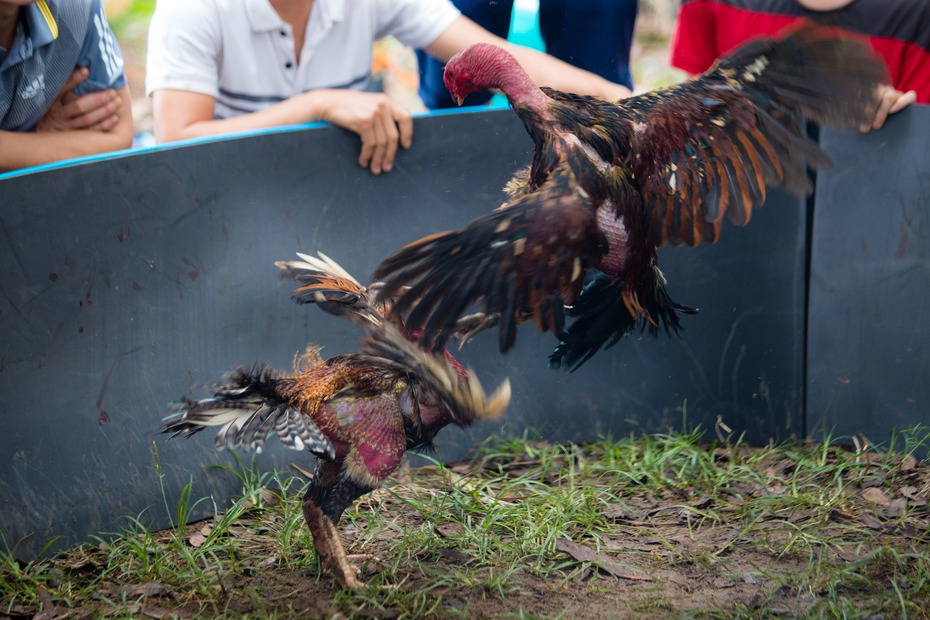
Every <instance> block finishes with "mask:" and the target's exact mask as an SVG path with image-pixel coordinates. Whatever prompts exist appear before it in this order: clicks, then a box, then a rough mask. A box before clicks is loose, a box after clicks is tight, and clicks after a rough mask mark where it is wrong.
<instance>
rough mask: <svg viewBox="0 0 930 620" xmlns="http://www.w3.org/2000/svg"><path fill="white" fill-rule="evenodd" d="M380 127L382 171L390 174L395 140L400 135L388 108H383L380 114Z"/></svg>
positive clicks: (395, 149) (395, 146) (394, 152)
mask: <svg viewBox="0 0 930 620" xmlns="http://www.w3.org/2000/svg"><path fill="white" fill-rule="evenodd" d="M381 126H382V127H383V128H384V134H385V143H384V164H383V165H382V169H383V170H384V171H385V172H390V171H391V170H392V169H393V168H394V160H395V159H396V158H397V140H398V139H399V137H400V134H399V133H398V132H397V124H396V123H395V122H394V113H393V111H392V110H391V107H390V106H384V109H383V112H382V114H381Z"/></svg>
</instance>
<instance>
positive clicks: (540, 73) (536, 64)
mask: <svg viewBox="0 0 930 620" xmlns="http://www.w3.org/2000/svg"><path fill="white" fill-rule="evenodd" d="M473 43H490V44H492V45H497V46H499V47H503V48H505V49H506V50H507V51H508V52H510V53H511V54H512V55H513V57H514V58H516V59H517V62H519V63H520V65H521V66H522V67H523V69H524V70H525V71H526V72H527V73H528V74H529V76H530V78H532V80H533V81H534V82H536V84H538V85H539V86H549V87H552V88H555V89H557V90H564V91H566V92H572V93H578V94H580V95H591V96H594V97H600V98H601V99H607V100H616V99H621V98H623V97H626V96H628V95H629V94H630V91H629V89H628V88H626V87H625V86H622V85H621V84H615V83H613V82H610V81H608V80H605V79H604V78H602V77H601V76H599V75H597V74H595V73H591V72H589V71H585V70H583V69H579V68H578V67H574V66H572V65H570V64H568V63H566V62H563V61H561V60H559V59H558V58H555V57H554V56H549V55H547V54H543V53H542V52H538V51H536V50H534V49H530V48H528V47H523V46H521V45H514V44H512V43H509V42H507V41H506V40H504V39H502V38H500V37H498V36H495V35H494V34H492V33H490V32H488V31H487V30H485V29H484V28H482V27H481V26H479V25H478V24H476V23H475V22H473V21H471V20H470V19H468V18H467V17H464V16H460V17H459V18H458V19H457V20H455V22H453V23H452V25H451V26H449V28H447V29H446V31H445V32H443V33H442V34H441V35H439V37H437V39H436V40H435V41H433V42H432V43H431V44H430V45H428V46H427V47H426V52H427V53H428V54H430V55H431V56H433V57H434V58H437V59H439V60H441V61H442V62H448V61H449V59H450V58H452V56H453V55H455V54H456V53H458V52H460V51H461V50H463V49H465V48H466V47H468V46H469V45H471V44H473Z"/></svg>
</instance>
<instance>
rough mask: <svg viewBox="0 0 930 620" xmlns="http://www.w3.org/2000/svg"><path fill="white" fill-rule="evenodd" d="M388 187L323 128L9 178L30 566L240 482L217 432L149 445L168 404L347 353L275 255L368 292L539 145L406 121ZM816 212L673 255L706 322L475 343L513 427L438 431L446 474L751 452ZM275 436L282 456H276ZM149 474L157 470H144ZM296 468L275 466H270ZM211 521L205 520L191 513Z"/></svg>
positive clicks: (678, 286)
mask: <svg viewBox="0 0 930 620" xmlns="http://www.w3.org/2000/svg"><path fill="white" fill-rule="evenodd" d="M415 127H416V128H415V144H414V147H413V148H412V149H411V150H409V151H406V152H403V153H402V154H401V156H400V158H399V160H398V163H397V166H396V168H395V170H394V171H393V172H391V173H390V174H387V175H383V176H381V177H373V176H371V175H370V174H368V173H367V172H366V171H364V170H361V169H359V168H358V166H357V165H356V164H355V159H356V157H357V148H358V147H357V141H356V139H355V138H354V137H353V136H351V135H349V134H347V133H346V132H343V131H341V130H339V129H335V128H331V127H323V128H311V129H307V130H301V131H295V132H285V133H268V134H260V135H255V136H250V137H244V138H237V139H232V140H225V141H218V142H206V143H199V144H195V145H189V146H183V147H176V148H165V149H157V150H155V151H150V152H143V153H137V154H132V155H129V156H120V157H116V158H112V159H103V160H100V161H95V162H92V163H86V164H80V165H75V166H70V167H65V168H58V169H51V170H46V171H43V172H38V173H34V174H28V175H23V176H19V177H13V178H7V179H5V180H0V202H2V208H0V229H2V233H3V234H2V235H0V261H2V265H3V272H4V273H3V278H2V280H0V288H2V293H3V294H2V295H0V332H2V337H0V342H2V343H3V344H2V351H0V393H2V395H3V398H2V401H0V419H2V420H3V433H2V434H0V505H3V506H5V507H9V508H5V509H4V510H3V511H0V532H2V534H3V537H4V540H5V541H6V544H7V545H8V546H10V547H14V546H15V548H16V553H17V555H18V556H21V557H26V558H28V557H30V556H31V555H34V554H35V553H37V552H38V551H39V550H40V549H42V547H43V546H44V545H45V543H46V542H48V541H49V540H51V539H52V538H54V537H59V538H58V539H57V541H56V542H55V544H54V545H53V546H52V548H58V547H61V546H63V545H65V544H69V543H73V542H76V541H80V540H83V539H85V538H86V537H87V536H88V535H90V534H93V533H95V532H110V531H114V530H116V529H117V528H118V527H119V525H120V524H119V521H118V518H119V517H120V516H123V515H130V516H136V515H139V514H140V513H143V511H145V512H144V515H143V519H144V520H148V521H150V522H151V523H152V524H153V525H154V526H155V527H160V526H165V525H167V524H168V523H169V510H168V509H166V504H167V506H168V507H172V508H173V507H174V506H175V505H176V503H177V498H178V497H179V494H180V490H181V488H182V487H183V485H184V484H186V483H187V482H188V481H189V480H193V484H194V488H193V494H194V496H195V497H203V496H212V497H214V498H215V500H216V502H217V503H218V505H220V506H222V504H223V501H224V498H226V497H227V496H229V495H230V494H234V493H235V492H236V491H237V490H238V488H239V487H238V484H237V482H236V479H235V477H234V476H233V475H231V474H230V473H229V472H227V471H224V470H222V469H219V468H216V467H211V466H212V465H214V464H225V465H229V466H232V467H235V466H236V464H235V460H234V459H233V458H232V457H231V456H230V455H228V454H217V453H216V452H215V451H214V450H213V440H212V437H210V436H208V434H207V433H201V434H200V435H199V436H197V437H195V438H192V439H190V440H174V441H167V440H166V438H165V436H163V435H159V434H158V430H159V429H160V425H161V419H162V417H163V416H164V415H165V413H166V410H167V408H168V406H169V403H170V402H171V401H172V400H174V399H177V398H179V397H181V396H182V395H185V394H187V395H203V394H204V392H203V391H200V390H198V388H197V386H199V385H203V384H206V383H208V382H210V381H213V380H215V379H217V378H218V377H220V376H221V375H222V373H223V372H225V371H227V370H229V369H231V368H233V367H235V366H237V365H240V364H244V365H248V364H251V363H253V362H255V361H260V360H261V361H270V362H272V363H274V364H275V365H276V366H278V367H280V368H287V367H289V365H290V363H291V359H292V356H293V354H294V353H295V352H297V351H298V350H301V349H302V348H303V347H304V345H305V344H306V343H307V342H310V341H313V342H319V343H321V344H324V345H326V349H325V350H324V354H327V355H328V354H333V353H338V352H342V351H346V350H349V349H351V348H354V347H355V346H356V345H357V343H358V340H359V335H358V334H357V333H356V332H355V331H354V330H353V328H352V327H351V326H350V325H347V324H343V323H341V322H340V321H339V320H338V319H337V318H335V317H331V316H329V315H325V314H323V313H320V312H319V311H317V310H315V309H314V308H307V307H298V306H296V305H295V304H293V303H292V302H291V301H290V299H289V294H290V290H291V288H292V287H291V285H290V283H288V282H286V281H281V280H280V279H279V278H278V276H277V273H276V271H277V270H276V268H275V267H274V265H273V262H274V261H275V260H276V259H280V258H287V257H290V256H291V255H292V253H293V252H294V251H297V250H301V251H308V252H312V251H315V250H323V251H324V252H326V253H327V254H329V255H330V256H332V257H333V258H335V259H336V260H338V261H340V262H341V263H342V264H343V265H344V266H345V267H346V268H348V269H349V270H350V271H352V272H353V273H355V274H357V275H358V276H359V278H360V279H367V277H368V275H369V274H370V273H371V271H372V269H373V268H374V266H375V265H376V264H377V262H378V261H379V260H380V259H381V258H383V257H384V256H385V255H386V254H387V253H389V252H390V251H391V250H393V249H396V248H397V247H399V246H400V245H401V244H403V243H406V242H408V241H411V240H413V239H415V238H418V237H420V236H422V235H425V234H428V233H430V232H435V231H437V230H443V229H448V228H452V227H458V226H461V225H464V224H465V223H467V222H468V221H469V220H470V219H471V218H473V217H474V216H476V215H478V214H480V213H482V212H484V211H486V210H488V209H490V208H493V207H495V206H497V205H498V204H499V202H500V199H501V194H500V188H501V186H502V185H503V183H504V182H505V180H506V179H507V178H508V176H509V174H510V173H511V172H512V171H514V170H515V169H516V168H517V167H518V166H520V165H523V164H524V163H526V162H527V161H528V157H529V146H530V143H529V140H528V138H527V137H526V135H525V133H524V131H523V128H522V126H521V125H520V124H519V122H517V121H515V120H514V118H513V117H512V114H511V113H510V112H509V111H507V110H504V111H494V112H481V113H463V114H451V115H437V116H430V117H425V118H421V119H418V120H417V121H416V126H415ZM805 226H806V215H805V203H804V201H803V200H798V199H793V198H790V197H788V196H785V195H783V194H779V193H777V192H776V193H774V194H772V196H771V198H770V200H769V203H768V204H766V206H765V207H764V208H763V209H761V210H759V211H758V212H757V213H756V214H755V215H754V217H753V221H752V223H751V224H750V225H749V226H748V227H746V228H745V229H737V228H734V227H728V229H727V230H726V231H725V232H724V235H723V239H722V241H721V242H720V243H719V244H717V245H714V246H707V247H699V248H697V249H690V248H684V249H669V250H664V251H663V252H662V254H661V261H662V265H663V268H664V270H665V273H666V275H667V277H668V279H669V282H670V290H671V293H672V295H673V296H674V297H675V298H676V299H677V300H678V301H680V302H682V303H684V304H687V305H693V306H697V307H699V308H700V309H701V313H700V314H699V315H697V316H694V317H685V319H684V322H685V326H686V330H685V332H684V333H683V334H682V337H680V338H677V339H673V338H667V337H660V338H659V339H657V340H653V339H650V338H644V339H628V340H626V341H623V342H622V343H620V344H619V345H618V346H616V347H614V348H613V349H611V350H610V351H607V352H604V353H601V354H600V355H598V356H597V357H596V358H595V359H594V360H592V361H591V362H589V363H588V364H587V365H586V366H585V367H583V368H582V369H581V370H579V371H578V372H576V373H574V374H571V375H570V374H567V373H564V372H554V371H550V370H548V369H547V368H546V364H545V361H546V356H547V354H548V353H549V351H550V350H551V347H552V345H553V344H554V342H553V340H552V339H551V338H550V337H548V336H543V335H540V334H537V333H535V332H534V331H532V329H531V328H530V327H528V326H527V327H524V328H521V331H520V334H519V338H518V346H517V348H516V350H514V351H512V352H511V353H510V354H508V355H507V356H500V355H499V354H498V353H497V351H496V348H495V346H494V342H495V336H494V335H493V334H483V335H482V336H480V337H479V338H478V339H477V341H476V342H474V343H473V344H472V345H469V347H467V348H466V350H465V351H463V352H462V356H461V357H462V358H463V359H464V361H465V362H466V363H467V364H469V365H471V366H473V367H475V368H476V369H478V371H479V374H480V375H481V377H482V379H483V381H484V383H485V385H486V386H490V385H491V384H495V383H496V382H497V381H499V380H501V379H502V378H503V377H504V376H509V377H510V378H511V381H512V383H513V386H514V399H513V405H512V407H511V410H510V411H509V412H508V414H507V416H506V417H505V419H504V421H503V422H500V423H498V424H496V425H491V424H485V425H482V426H478V427H476V428H473V429H470V430H469V431H468V432H467V433H466V432H462V431H459V430H458V429H446V430H445V431H443V433H441V434H440V441H439V442H438V447H439V453H440V456H441V457H442V458H443V459H445V460H450V459H454V458H458V457H461V456H462V455H463V454H464V453H465V452H466V450H467V449H468V448H469V447H471V446H472V445H474V444H475V443H477V442H479V441H481V440H482V439H484V438H485V437H487V436H488V435H489V434H492V433H495V434H501V433H503V434H521V433H523V432H524V431H525V430H526V429H528V428H531V429H536V430H535V431H533V432H537V431H538V432H539V433H540V434H541V435H542V436H543V437H545V438H547V439H551V440H577V441H581V440H586V439H595V438H596V437H597V436H598V435H601V434H609V433H610V434H613V435H615V436H619V435H625V434H628V433H629V432H631V431H636V432H640V431H664V430H666V429H667V428H668V427H680V426H681V425H682V423H683V421H684V420H683V418H684V415H683V411H684V410H686V411H687V424H688V425H689V426H694V425H697V424H701V425H702V426H704V427H705V428H708V427H712V426H713V423H714V421H715V420H716V418H717V416H718V415H719V416H721V417H722V419H723V420H724V421H725V422H726V423H727V424H729V426H730V427H732V428H733V429H734V430H736V431H737V432H743V431H745V432H747V434H748V437H749V438H750V439H751V440H755V441H764V440H766V439H767V438H768V437H770V436H777V437H783V436H786V435H787V434H790V433H803V429H802V428H801V427H800V424H801V409H802V407H801V404H802V389H801V388H802V382H803V379H802V374H801V373H802V368H803V325H804V320H803V304H804V294H805V289H804V284H803V275H804V265H805V253H806V248H805V239H806V232H805ZM272 443H274V441H272ZM156 462H157V463H158V466H157V467H156ZM291 462H293V463H299V464H301V465H302V466H303V467H304V468H310V467H312V463H310V462H309V460H308V458H307V457H305V456H304V455H301V454H299V453H295V452H289V451H286V450H281V449H278V450H271V451H270V453H269V454H267V455H265V456H264V457H263V460H262V461H261V462H260V464H261V465H262V466H263V467H266V468H268V467H279V468H285V469H286V468H287V464H288V463H291ZM212 510H213V506H212V504H211V503H206V504H201V506H200V513H201V514H203V513H206V512H210V511H212Z"/></svg>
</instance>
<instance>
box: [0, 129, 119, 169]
mask: <svg viewBox="0 0 930 620" xmlns="http://www.w3.org/2000/svg"><path fill="white" fill-rule="evenodd" d="M131 145H132V134H131V133H130V134H129V136H128V139H127V138H126V137H124V136H122V135H118V134H114V133H112V132H106V133H104V132H100V131H91V130H82V131H57V132H54V133H52V132H44V133H35V132H28V133H20V132H15V131H0V171H3V172H7V171H9V170H18V169H20V168H29V167H31V166H40V165H42V164H48V163H51V162H55V161H63V160H65V159H72V158H74V157H83V156H85V155H95V154H97V153H106V152H108V151H117V150H120V149H126V148H129V147H130V146H131Z"/></svg>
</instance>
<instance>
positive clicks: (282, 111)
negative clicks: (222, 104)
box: [154, 90, 328, 142]
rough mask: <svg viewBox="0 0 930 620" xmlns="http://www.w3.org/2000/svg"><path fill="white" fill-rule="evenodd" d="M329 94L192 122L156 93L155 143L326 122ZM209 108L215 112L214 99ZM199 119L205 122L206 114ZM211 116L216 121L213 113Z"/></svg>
mask: <svg viewBox="0 0 930 620" xmlns="http://www.w3.org/2000/svg"><path fill="white" fill-rule="evenodd" d="M169 92H170V91H169ZM175 92H176V91H175ZM327 93H328V91H325V90H319V91H311V92H308V93H303V94H301V95H298V96H296V97H292V98H291V99H286V100H284V101H282V102H281V103H278V104H275V105H273V106H271V107H270V108H266V109H264V110H260V111H258V112H252V113H250V114H242V115H240V116H235V117H232V118H224V119H213V118H209V119H204V120H193V121H188V120H187V119H184V118H179V115H178V114H176V113H174V111H175V110H177V109H179V106H177V105H176V104H174V103H172V102H171V100H170V99H168V98H165V97H164V94H163V93H161V92H159V91H156V93H155V102H154V103H155V108H156V110H155V139H156V140H157V141H158V142H172V141H175V140H185V139H188V138H201V137H204V136H217V135H222V134H229V133H236V132H242V131H253V130H256V129H265V128H268V127H280V126H282V125H295V124H299V123H309V122H314V121H319V120H323V117H324V109H325V106H326V100H327ZM209 104H210V107H211V108H212V105H213V101H212V98H211V100H210V102H209ZM160 106H161V107H160ZM181 109H183V108H181ZM196 116H200V117H201V118H203V117H204V116H206V114H200V115H196ZM209 116H211V117H212V110H211V113H210V115H209Z"/></svg>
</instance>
